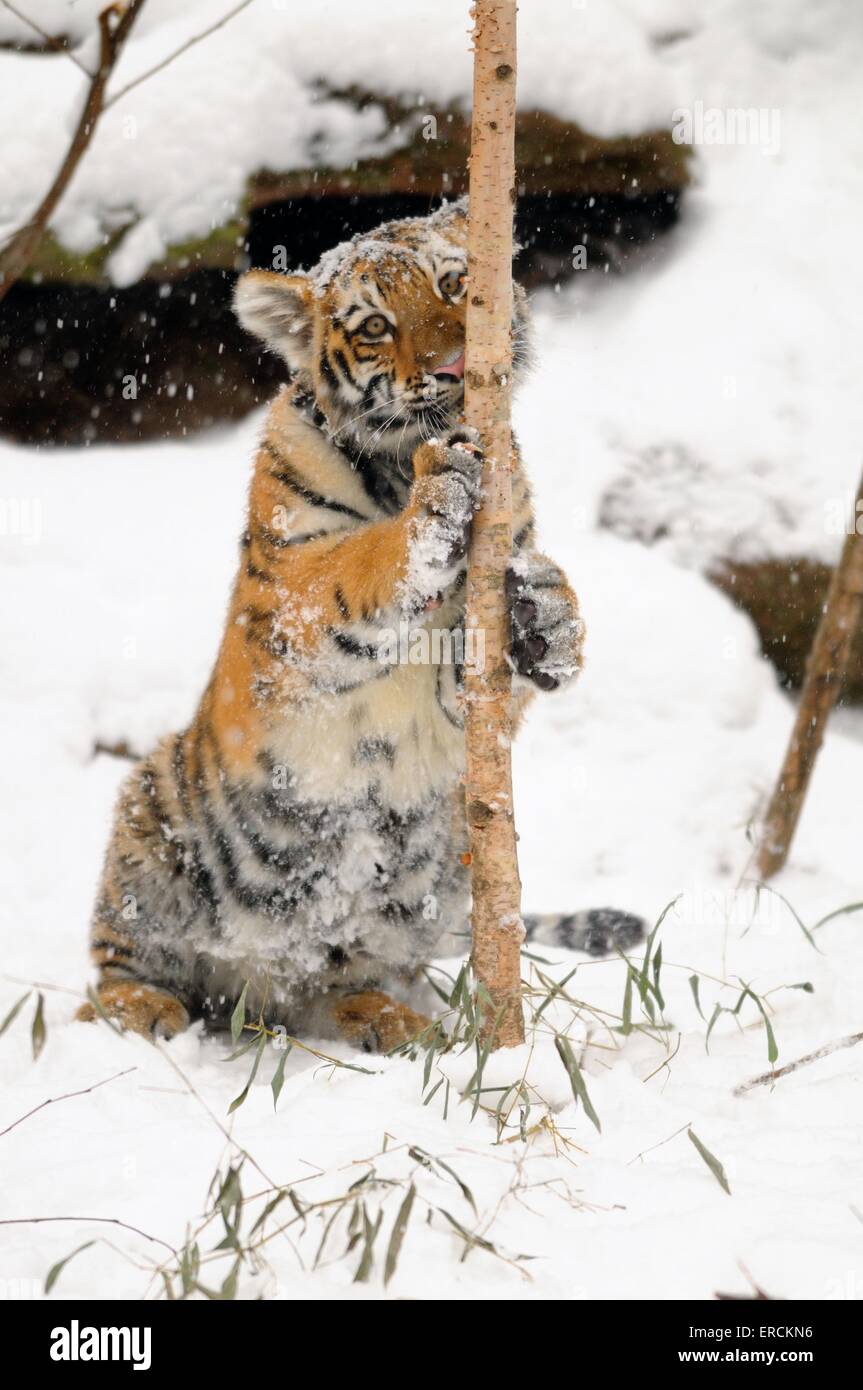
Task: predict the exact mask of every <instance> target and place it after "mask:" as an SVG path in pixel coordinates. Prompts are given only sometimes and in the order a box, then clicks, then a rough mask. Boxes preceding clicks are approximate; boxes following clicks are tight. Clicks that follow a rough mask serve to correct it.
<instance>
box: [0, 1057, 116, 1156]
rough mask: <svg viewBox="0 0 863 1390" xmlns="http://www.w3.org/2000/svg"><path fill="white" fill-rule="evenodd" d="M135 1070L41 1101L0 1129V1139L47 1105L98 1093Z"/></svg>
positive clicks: (107, 1077)
mask: <svg viewBox="0 0 863 1390" xmlns="http://www.w3.org/2000/svg"><path fill="white" fill-rule="evenodd" d="M137 1070H138V1068H137V1067H126V1070H125V1071H118V1072H115V1073H114V1075H113V1076H106V1077H105V1080H104V1081H97V1082H96V1083H95V1085H93V1086H85V1087H84V1088H83V1089H82V1090H80V1091H67V1092H66V1094H65V1095H62V1096H51V1097H50V1098H49V1099H48V1100H43V1101H42V1103H41V1104H40V1105H34V1106H33V1109H32V1110H28V1111H27V1113H26V1115H21V1116H20V1117H19V1118H18V1119H17V1120H13V1121H12V1123H11V1125H7V1126H6V1128H5V1129H0V1139H2V1138H3V1135H4V1134H8V1133H9V1131H10V1130H12V1129H16V1128H17V1127H18V1125H22V1124H23V1123H24V1121H25V1120H29V1118H30V1116H31V1115H36V1114H37V1113H38V1112H39V1111H40V1110H44V1109H45V1107H46V1106H47V1105H56V1104H57V1103H58V1101H61V1100H74V1098H75V1097H76V1096H89V1094H90V1092H91V1091H98V1089H99V1087H100V1086H107V1085H108V1083H109V1082H110V1081H119V1079H120V1077H121V1076H128V1075H129V1073H130V1072H132V1071H137Z"/></svg>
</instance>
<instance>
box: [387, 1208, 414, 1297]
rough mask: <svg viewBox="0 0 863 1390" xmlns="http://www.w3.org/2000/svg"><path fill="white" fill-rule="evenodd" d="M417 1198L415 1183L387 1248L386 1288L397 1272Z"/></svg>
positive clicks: (397, 1219) (396, 1221)
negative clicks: (403, 1242)
mask: <svg viewBox="0 0 863 1390" xmlns="http://www.w3.org/2000/svg"><path fill="white" fill-rule="evenodd" d="M415 1196H416V1188H415V1187H414V1185H413V1183H411V1185H410V1187H409V1188H408V1190H407V1193H406V1195H405V1199H404V1201H403V1202H402V1204H401V1206H400V1207H399V1209H398V1212H397V1214H396V1219H395V1221H394V1222H393V1228H392V1231H391V1232H390V1243H389V1245H388V1246H387V1254H386V1260H385V1261H384V1285H385V1286H386V1285H387V1284H388V1283H389V1282H390V1280H391V1279H392V1277H393V1275H394V1274H395V1272H396V1265H397V1264H398V1259H399V1253H400V1251H401V1248H402V1241H403V1240H404V1238H405V1231H406V1230H407V1225H408V1221H409V1220H410V1215H411V1208H412V1207H413V1204H414V1197H415Z"/></svg>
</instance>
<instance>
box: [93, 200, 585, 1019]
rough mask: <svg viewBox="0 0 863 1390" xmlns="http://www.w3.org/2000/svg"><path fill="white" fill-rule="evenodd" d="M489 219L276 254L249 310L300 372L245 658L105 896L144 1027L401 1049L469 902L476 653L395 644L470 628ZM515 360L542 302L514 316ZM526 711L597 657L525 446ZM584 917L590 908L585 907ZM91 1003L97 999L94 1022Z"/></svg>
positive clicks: (150, 798)
mask: <svg viewBox="0 0 863 1390" xmlns="http://www.w3.org/2000/svg"><path fill="white" fill-rule="evenodd" d="M465 277H466V253H465V212H464V208H463V207H462V205H460V204H456V205H453V206H450V207H448V208H445V209H443V210H442V211H441V212H439V213H437V214H435V215H433V216H432V217H430V218H427V219H411V220H407V221H403V222H397V223H390V224H387V225H385V226H383V227H381V228H379V229H378V231H377V232H375V233H372V234H370V235H368V236H361V237H358V238H355V239H354V240H353V241H352V242H349V243H345V244H344V245H343V246H342V247H339V248H336V249H335V251H333V252H330V253H328V254H327V255H326V256H325V257H324V258H323V260H322V261H321V263H320V264H319V266H318V267H317V268H316V269H315V270H314V271H313V272H311V273H310V274H304V275H292V276H284V275H277V274H270V273H267V272H257V271H253V272H251V273H249V274H248V275H246V276H245V277H243V278H242V279H241V280H240V281H239V283H238V287H237V294H236V305H237V311H238V313H239V316H240V318H241V320H242V322H243V323H244V324H245V325H246V327H248V328H249V329H250V330H251V331H252V332H254V333H256V334H258V336H260V337H262V338H263V339H264V340H265V341H266V342H267V343H268V344H269V345H270V347H272V348H273V349H275V350H276V351H278V352H280V353H281V354H282V355H283V356H284V357H285V359H286V361H287V362H288V365H289V367H290V369H291V383H290V385H289V386H287V387H285V388H283V389H282V390H281V392H280V393H279V395H278V396H277V398H276V399H275V401H274V402H273V404H272V406H271V408H270V411H269V414H268V417H267V421H266V425H265V428H264V432H263V436H262V439H261V442H260V446H259V449H258V453H257V458H256V461H255V467H254V475H253V478H252V483H251V490H250V495H249V507H248V519H247V525H246V529H245V531H244V533H243V536H242V542H241V554H240V566H239V571H238V574H237V578H236V582H235V585H234V590H233V594H232V596H231V600H230V606H229V610H228V616H227V622H226V626H225V632H224V637H223V640H222V645H221V649H220V651H219V654H218V657H217V660H216V664H215V668H214V670H213V673H212V676H211V679H210V682H209V684H208V686H207V688H206V690H205V692H204V695H203V697H202V699H201V702H200V705H199V708H198V711H197V713H196V715H195V717H194V719H193V720H192V722H191V724H190V725H189V727H188V728H187V729H186V730H184V731H183V732H182V733H179V734H176V735H175V736H173V737H171V738H168V739H166V740H165V741H164V742H163V743H161V744H160V745H159V746H158V747H157V749H156V750H155V752H153V753H152V754H151V755H150V756H149V757H147V758H145V759H144V760H143V761H142V762H141V763H139V764H138V765H137V766H136V767H135V769H134V770H133V772H132V773H131V775H130V777H129V779H128V781H127V782H126V784H125V786H124V788H123V790H122V793H121V796H120V800H119V805H118V808H117V813H116V818H115V824H114V830H113V835H112V838H111V841H110V844H109V848H108V852H107V858H106V863H105V868H104V873H103V878H102V883H101V888H100V891H99V896H98V901H97V904H96V909H95V915H94V923H93V929H92V943H91V946H92V955H93V959H94V961H95V963H96V965H97V966H98V969H99V984H98V995H99V998H100V1002H101V1005H102V1006H103V1007H104V1008H105V1009H106V1010H107V1011H108V1012H109V1013H112V1014H115V1015H117V1016H118V1017H119V1018H120V1019H121V1021H123V1022H124V1023H125V1024H127V1025H128V1026H130V1027H132V1028H136V1029H138V1030H139V1031H141V1032H150V1031H154V1032H162V1033H166V1034H170V1033H172V1032H175V1031H176V1030H177V1029H178V1028H180V1027H182V1026H184V1024H185V1023H186V1022H187V1021H188V1019H189V1018H190V1017H196V1016H205V1017H211V1018H214V1019H222V1018H224V1017H225V1016H226V1015H227V1013H228V1012H229V1011H230V1009H231V1008H232V1006H233V1004H234V1002H235V1000H236V998H237V996H238V995H239V993H240V990H241V989H242V987H243V984H244V982H245V981H247V980H248V981H250V982H251V985H250V993H249V995H248V1006H249V1008H250V1009H256V1008H258V1007H262V1008H264V1010H265V1012H266V1014H267V1016H268V1017H270V1018H277V1019H279V1020H280V1021H283V1022H285V1023H286V1024H287V1025H288V1026H289V1027H291V1028H292V1029H293V1030H295V1031H296V1030H299V1029H306V1030H314V1031H315V1032H317V1033H319V1034H325V1033H327V1032H332V1031H333V1030H335V1031H336V1032H338V1033H341V1034H342V1035H344V1036H347V1037H350V1038H351V1039H352V1040H353V1041H355V1042H357V1043H360V1044H362V1045H366V1046H392V1045H394V1043H396V1042H398V1041H400V1040H402V1038H404V1037H406V1036H410V1035H412V1034H413V1033H414V1032H415V1031H416V1030H417V1028H418V1027H419V1026H421V1024H422V1018H421V1016H420V1015H418V1014H415V1013H413V1011H412V1010H411V1009H410V1008H408V1007H407V1006H406V1005H403V1004H398V1003H395V1002H394V1001H393V1000H392V999H390V997H389V995H388V993H387V992H386V991H388V990H389V989H391V988H398V987H399V986H400V985H401V986H404V985H405V984H406V983H407V982H409V981H410V980H411V979H412V978H413V977H414V974H415V972H416V971H417V967H418V966H419V965H420V963H421V962H423V961H424V960H426V959H428V958H429V956H430V955H431V954H433V953H434V951H435V950H436V948H437V946H438V942H439V939H440V938H441V936H442V934H444V933H445V932H447V931H453V930H455V931H458V930H459V929H461V928H462V926H463V924H465V923H466V922H467V920H468V912H469V883H468V876H467V870H466V868H465V867H464V860H465V851H466V848H467V840H466V831H465V823H464V812H463V807H462V798H461V795H460V787H459V778H460V775H461V772H462V767H463V757H464V748H463V728H462V716H461V710H460V703H459V695H460V678H461V669H460V667H459V666H458V664H457V663H455V662H450V663H446V662H444V661H437V662H435V661H429V662H428V663H426V664H413V663H412V662H410V661H396V662H388V663H385V662H382V661H381V659H380V654H381V646H380V638H381V633H382V632H385V631H389V632H391V631H395V630H398V629H399V627H400V625H403V624H408V625H410V627H411V631H412V632H413V631H416V630H418V629H423V630H428V629H429V628H431V627H434V628H436V629H438V631H441V632H444V633H446V634H448V635H451V636H452V637H453V638H455V637H457V636H459V635H460V634H461V633H462V630H463V622H464V590H465V554H466V547H467V539H468V533H469V527H470V520H471V516H472V514H473V511H474V509H475V507H476V505H477V498H478V490H479V474H480V468H481V457H480V454H479V449H478V447H477V445H476V441H475V439H474V438H472V437H471V436H470V434H469V433H468V432H467V431H465V430H464V429H460V428H459V427H458V419H459V411H460V409H461V405H462V395H463V383H462V375H463V347H464V318H465ZM513 329H514V343H515V375H516V378H517V377H518V375H519V374H520V371H521V368H522V366H523V364H524V357H525V349H524V343H525V333H526V308H525V303H524V298H523V296H522V295H521V294H519V295H517V298H516V309H515V317H514V324H513ZM513 507H514V536H515V553H514V558H513V567H512V572H511V574H510V576H509V580H508V587H509V592H510V597H511V602H512V611H513V649H512V660H513V666H514V668H515V670H516V671H517V673H518V676H517V679H516V682H515V685H514V691H515V693H514V697H513V699H514V716H515V717H516V718H517V716H518V714H519V713H520V711H521V709H522V708H523V706H524V704H525V703H526V700H527V698H528V697H529V694H530V691H531V689H532V687H534V686H540V687H542V688H552V687H554V686H557V685H561V684H563V683H565V681H567V680H569V679H571V678H572V676H574V674H575V672H576V670H577V668H578V665H579V662H580V653H581V638H582V623H581V619H580V616H579V613H578V607H577V602H576V599H575V595H574V594H573V592H572V590H571V589H570V587H569V586H568V584H567V583H566V580H565V579H564V577H563V576H562V574H561V573H560V571H559V570H558V569H557V567H556V566H555V565H553V564H552V562H550V561H548V560H546V559H545V558H544V557H542V556H540V555H538V554H537V553H536V552H535V550H534V549H533V534H534V522H533V513H532V507H531V497H530V488H529V485H528V482H527V479H526V477H525V474H524V470H523V468H522V464H521V460H520V458H519V456H518V452H517V449H516V454H515V460H514V476H513ZM566 920H568V919H566ZM92 1013H93V1010H92V1009H89V1010H88V1009H87V1008H85V1010H84V1011H83V1016H92Z"/></svg>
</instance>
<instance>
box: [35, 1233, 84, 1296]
mask: <svg viewBox="0 0 863 1390" xmlns="http://www.w3.org/2000/svg"><path fill="white" fill-rule="evenodd" d="M95 1244H96V1242H95V1240H88V1241H87V1243H86V1245H79V1246H78V1249H77V1250H73V1251H72V1253H71V1255H67V1256H66V1258H65V1259H63V1260H58V1261H57V1263H56V1264H55V1265H52V1266H51V1268H50V1269H49V1270H48V1275H47V1278H46V1279H45V1292H46V1293H50V1292H51V1290H52V1289H53V1287H54V1285H55V1284H56V1282H57V1280H58V1279H59V1278H60V1274H61V1272H62V1271H63V1270H64V1269H65V1267H66V1265H67V1264H68V1263H69V1261H70V1260H74V1258H75V1256H76V1255H80V1254H81V1251H82V1250H89V1249H90V1246H91V1245H95Z"/></svg>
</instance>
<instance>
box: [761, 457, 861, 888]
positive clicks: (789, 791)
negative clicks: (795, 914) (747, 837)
mask: <svg viewBox="0 0 863 1390" xmlns="http://www.w3.org/2000/svg"><path fill="white" fill-rule="evenodd" d="M861 523H863V478H861V479H860V486H859V488H858V489H857V497H856V500H855V505H854V515H853V517H852V518H851V530H850V531H849V532H848V535H847V536H846V537H845V544H844V546H843V547H842V555H841V558H840V560H839V564H838V565H837V567H836V570H835V572H834V574H833V579H832V582H831V584H830V589H829V591H828V594H827V601H826V603H825V604H824V611H823V613H822V615H821V621H820V622H819V624H818V631H817V632H816V634H815V640H814V642H813V643H812V650H811V651H810V653H809V657H808V660H807V662H806V675H805V677H804V681H803V689H802V690H801V692H800V703H799V705H798V706H797V717H796V719H795V720H794V728H793V729H792V731H791V738H790V740H789V743H788V749H787V752H786V754H785V761H784V762H783V764H782V770H781V772H780V773H779V777H778V780H777V782H776V786H775V788H774V791H773V795H772V797H771V798H770V805H769V806H768V808H767V813H766V815H765V817H764V821H763V830H762V834H761V838H760V843H759V846H758V854H757V859H756V864H757V868H758V874H759V876H760V877H761V878H762V879H767V878H770V877H771V875H773V874H775V873H777V872H778V870H779V869H781V868H782V866H783V865H784V863H785V861H786V859H787V858H788V851H789V850H790V848H791V841H792V838H793V836H794V831H795V830H796V828H797V822H798V820H799V818H800V812H801V811H802V809H803V802H804V800H805V797H806V790H807V788H808V786H809V779H810V777H811V776H812V772H813V769H814V767H815V759H816V758H817V756H818V752H819V749H820V748H821V743H822V740H823V738H824V734H825V732H826V729H827V720H828V719H829V717H830V711H831V710H832V708H833V706H834V704H835V703H836V697H837V695H838V694H839V687H840V685H841V684H842V677H843V676H844V674H845V670H846V667H847V665H848V658H849V656H850V655H851V644H852V642H853V640H854V636H855V633H856V632H857V629H858V627H859V626H860V619H861V616H863V535H861V534H860V533H859V532H858V530H857V527H858V525H860V524H861Z"/></svg>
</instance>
